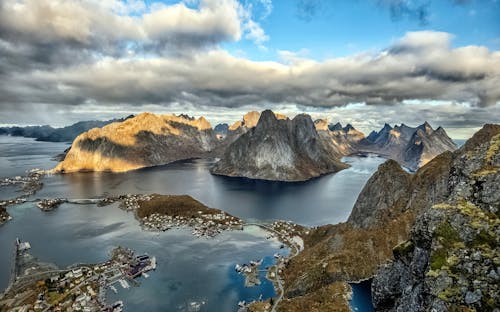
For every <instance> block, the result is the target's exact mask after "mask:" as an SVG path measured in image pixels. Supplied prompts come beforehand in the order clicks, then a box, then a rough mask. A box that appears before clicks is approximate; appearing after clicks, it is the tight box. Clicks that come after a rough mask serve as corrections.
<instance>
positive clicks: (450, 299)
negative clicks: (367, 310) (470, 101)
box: [372, 125, 500, 311]
mask: <svg viewBox="0 0 500 312" xmlns="http://www.w3.org/2000/svg"><path fill="white" fill-rule="evenodd" d="M454 156H455V157H454V159H453V162H452V167H451V170H450V171H451V174H450V178H449V180H448V187H449V196H448V197H447V198H446V200H444V201H441V202H440V201H436V202H435V204H434V205H433V206H432V207H431V208H430V209H428V210H426V211H425V212H424V213H422V214H421V215H419V217H418V218H417V221H416V223H415V226H414V227H413V229H412V232H411V236H410V239H409V240H408V241H406V242H404V243H403V244H401V245H399V246H397V247H396V248H395V249H394V257H395V260H394V261H393V262H391V263H389V264H387V265H386V266H384V267H383V268H382V269H381V270H380V271H379V272H378V274H377V275H376V277H375V279H374V281H373V284H372V291H373V297H374V305H375V309H376V310H377V311H427V310H432V311H496V310H497V309H498V307H499V306H500V300H499V291H500V287H499V286H498V285H499V280H500V270H499V266H500V260H499V259H500V249H499V243H500V242H499V241H500V235H499V234H500V221H499V212H500V126H498V125H487V126H485V127H484V128H483V129H482V130H480V131H479V132H478V133H477V134H476V135H474V137H473V138H472V139H470V140H469V141H468V142H467V144H466V145H465V146H464V147H462V148H461V149H460V150H459V151H458V152H457V153H455V155H454Z"/></svg>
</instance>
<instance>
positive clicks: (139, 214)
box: [99, 194, 243, 237]
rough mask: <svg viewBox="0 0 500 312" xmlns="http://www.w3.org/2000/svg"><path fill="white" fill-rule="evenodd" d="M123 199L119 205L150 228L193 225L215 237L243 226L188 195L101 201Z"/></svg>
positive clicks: (204, 234)
mask: <svg viewBox="0 0 500 312" xmlns="http://www.w3.org/2000/svg"><path fill="white" fill-rule="evenodd" d="M114 202H120V208H121V209H123V210H125V211H130V212H133V213H134V214H135V216H136V218H137V219H138V220H139V221H140V222H141V225H142V226H143V228H144V229H145V230H148V231H168V230H170V229H174V228H181V227H190V228H191V229H192V231H191V233H192V234H193V235H194V236H196V237H214V236H216V235H218V234H220V233H222V232H223V231H227V230H242V229H243V221H242V220H240V219H239V218H236V217H234V216H231V215H230V214H228V213H226V212H224V211H222V210H219V209H213V208H208V207H206V206H204V205H203V204H201V203H199V202H198V201H196V200H194V199H193V198H191V197H190V196H187V195H157V194H153V195H141V194H138V195H130V194H129V195H123V196H119V197H115V198H112V197H110V198H106V199H103V200H102V201H101V202H100V203H99V205H101V206H104V205H109V204H112V203H114Z"/></svg>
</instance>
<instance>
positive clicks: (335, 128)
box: [328, 122, 343, 131]
mask: <svg viewBox="0 0 500 312" xmlns="http://www.w3.org/2000/svg"><path fill="white" fill-rule="evenodd" d="M328 128H329V129H330V131H339V130H342V128H343V127H342V124H341V123H340V122H337V123H336V124H334V125H333V124H330V125H328Z"/></svg>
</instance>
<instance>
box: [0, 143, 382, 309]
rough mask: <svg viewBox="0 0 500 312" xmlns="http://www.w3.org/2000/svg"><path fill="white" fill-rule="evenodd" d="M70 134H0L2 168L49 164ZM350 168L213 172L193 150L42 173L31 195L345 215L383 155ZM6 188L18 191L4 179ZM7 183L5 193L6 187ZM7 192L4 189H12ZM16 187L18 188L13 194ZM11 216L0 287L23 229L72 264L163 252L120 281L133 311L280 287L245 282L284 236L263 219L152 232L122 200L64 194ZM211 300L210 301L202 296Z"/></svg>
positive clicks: (219, 301) (315, 220) (253, 212)
mask: <svg viewBox="0 0 500 312" xmlns="http://www.w3.org/2000/svg"><path fill="white" fill-rule="evenodd" d="M67 147H68V145H67V144H64V143H47V142H35V141H33V140H32V139H25V138H13V137H6V136H0V176H1V177H8V176H14V175H22V174H24V172H25V171H26V170H28V169H31V168H34V167H38V168H43V169H49V168H52V167H54V166H55V164H56V162H55V161H54V160H51V158H53V157H54V156H55V155H57V154H59V153H61V152H62V151H63V150H64V149H66V148H67ZM344 161H345V162H347V163H349V164H350V165H351V168H349V169H346V170H343V171H341V172H339V173H336V174H332V175H326V176H323V177H320V178H318V179H314V180H311V181H308V182H304V183H279V182H265V181H251V180H248V179H236V178H224V177H219V176H213V175H211V174H210V173H209V168H210V166H211V165H212V164H213V162H214V161H213V160H200V159H197V160H190V161H183V162H177V163H174V164H169V165H166V166H159V167H154V168H146V169H142V170H136V171H132V172H128V173H120V174H113V173H75V174H67V175H55V176H51V177H47V178H45V179H44V180H43V182H44V188H43V189H42V190H41V191H40V192H38V193H37V194H36V195H35V196H33V198H34V199H35V198H46V197H66V198H95V197H99V196H104V195H121V194H127V193H131V194H134V193H155V192H156V193H161V194H189V195H191V196H193V197H194V198H196V199H198V200H200V201H201V202H203V203H204V204H206V205H208V206H210V207H216V208H220V209H223V210H225V211H227V212H229V213H231V214H233V215H235V216H238V217H241V218H243V219H246V220H264V221H267V220H274V219H284V220H292V221H294V222H297V223H299V224H305V225H320V224H327V223H338V222H342V221H345V220H346V219H347V217H348V216H349V214H350V212H351V209H352V206H353V204H354V202H355V200H356V198H357V196H358V194H359V192H360V191H361V189H362V187H363V186H364V184H365V182H366V181H367V179H368V178H369V177H370V176H371V174H372V173H373V172H374V171H375V170H376V168H377V167H378V165H379V164H381V163H382V162H383V161H384V159H381V158H378V157H345V158H344ZM1 192H2V197H6V196H7V195H9V194H10V193H13V190H12V189H2V190H1ZM4 192H5V194H4ZM7 192H8V193H9V194H6V193H7ZM9 196H10V195H9ZM9 213H10V214H11V215H12V216H13V220H12V221H10V222H8V223H7V224H5V225H4V226H1V227H0V237H1V239H0V250H1V252H0V288H2V289H3V288H5V286H6V285H7V282H8V277H9V270H10V261H11V252H12V250H13V242H14V239H15V238H16V237H20V238H22V239H25V240H28V241H30V242H31V243H32V246H33V254H34V255H35V256H38V257H39V258H40V259H41V260H43V261H47V262H54V263H56V264H57V265H59V266H67V265H70V264H73V263H76V262H90V263H93V262H100V261H104V260H105V259H106V257H107V255H108V253H109V251H110V250H111V249H112V248H113V247H115V246H118V245H122V246H126V247H130V248H133V249H135V250H137V251H138V252H147V253H149V254H151V255H155V256H157V258H158V265H159V268H158V270H157V271H155V272H153V273H152V274H151V275H150V278H149V279H147V280H142V281H141V284H142V286H141V287H138V288H136V287H132V288H130V289H128V290H122V289H120V290H119V293H118V294H117V295H112V298H116V299H123V300H124V301H125V304H126V307H128V309H127V310H129V311H171V310H180V311H183V310H184V311H189V310H191V309H196V307H197V306H198V304H201V306H200V310H201V311H233V310H235V307H236V304H237V302H238V301H239V300H247V301H248V300H252V299H257V298H259V296H260V295H262V296H263V298H267V297H270V296H273V295H274V290H273V287H272V285H271V283H270V282H269V281H267V280H266V279H265V278H262V279H261V280H262V282H263V283H262V285H261V286H259V287H253V288H245V287H244V283H243V277H242V276H239V275H237V274H235V272H234V269H233V268H234V265H235V264H236V263H243V262H248V261H249V260H252V259H259V258H262V257H265V256H272V255H273V254H274V253H275V252H283V250H280V249H279V243H278V242H276V241H272V240H266V239H265V236H266V234H265V233H264V232H262V231H261V230H259V229H258V228H254V227H250V228H246V229H245V231H243V232H228V233H224V234H222V235H220V236H218V237H216V238H215V239H213V240H207V239H197V238H195V237H193V236H192V235H191V234H190V231H189V230H175V231H169V232H165V233H150V232H144V231H142V230H141V228H140V227H139V224H138V222H137V221H136V220H134V218H133V216H132V214H130V213H126V212H124V211H121V210H120V209H118V208H117V207H114V206H111V207H101V208H99V207H97V206H95V205H84V206H81V205H71V204H65V205H62V206H61V207H59V208H58V209H56V210H55V211H52V212H49V213H43V212H41V211H39V210H38V208H36V207H35V204H34V203H29V202H28V203H25V204H22V205H18V206H15V207H10V208H9ZM203 303H204V304H203Z"/></svg>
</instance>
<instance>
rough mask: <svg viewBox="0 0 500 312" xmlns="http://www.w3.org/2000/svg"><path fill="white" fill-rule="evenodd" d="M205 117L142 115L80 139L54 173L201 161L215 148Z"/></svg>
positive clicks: (119, 169) (88, 132) (82, 136)
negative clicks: (191, 159)
mask: <svg viewBox="0 0 500 312" xmlns="http://www.w3.org/2000/svg"><path fill="white" fill-rule="evenodd" d="M216 142H217V140H216V138H215V134H214V132H213V130H212V128H211V125H210V123H209V122H208V121H207V120H206V119H205V118H203V117H201V118H199V119H194V118H190V117H186V116H175V115H155V114H151V113H143V114H140V115H138V116H136V117H134V118H130V119H127V120H125V121H123V122H116V123H112V124H109V125H107V126H105V127H103V128H94V129H91V130H89V131H87V132H84V133H82V134H81V135H79V136H78V137H77V138H76V139H75V140H74V142H73V144H72V146H71V149H70V150H69V151H68V153H67V154H66V156H65V158H64V160H63V161H62V162H60V163H59V164H58V165H57V167H56V168H55V169H54V172H62V173H64V172H75V171H114V172H119V171H128V170H133V169H138V168H143V167H149V166H156V165H162V164H167V163H170V162H173V161H177V160H182V159H189V158H195V157H202V156H205V155H206V154H207V153H209V152H210V151H211V150H212V149H213V148H214V147H215V146H216Z"/></svg>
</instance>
